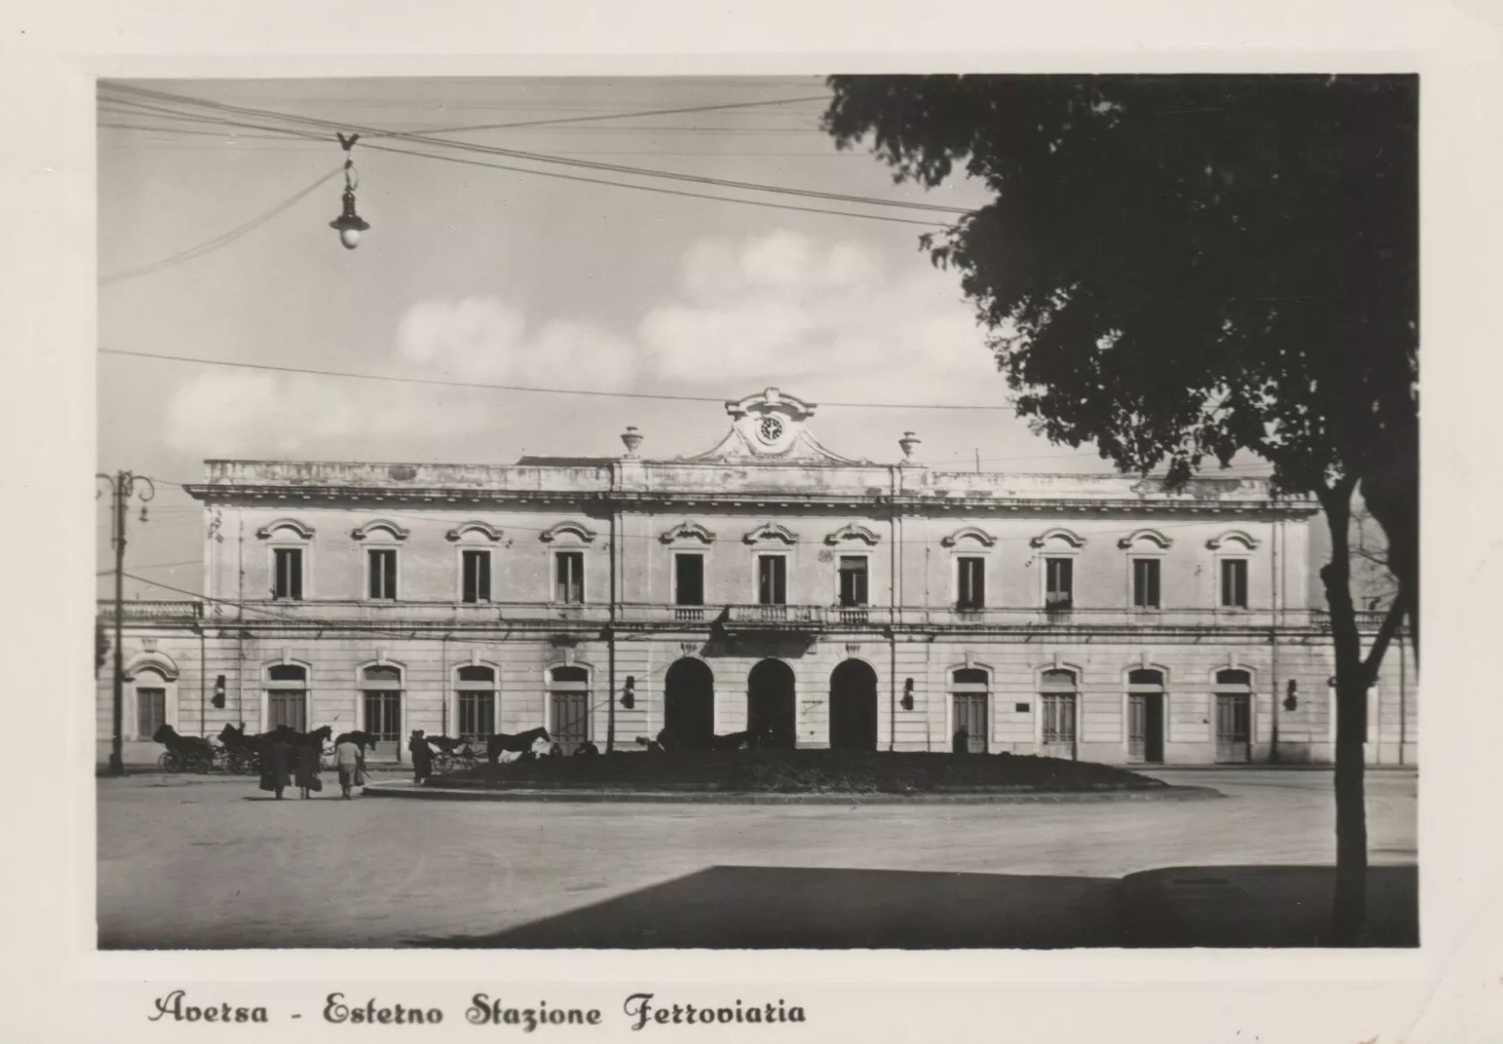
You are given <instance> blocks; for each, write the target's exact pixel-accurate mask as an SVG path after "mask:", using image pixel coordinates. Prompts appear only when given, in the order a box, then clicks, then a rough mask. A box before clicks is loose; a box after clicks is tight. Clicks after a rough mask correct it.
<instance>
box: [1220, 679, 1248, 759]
mask: <svg viewBox="0 0 1503 1044" xmlns="http://www.w3.org/2000/svg"><path fill="white" fill-rule="evenodd" d="M1213 698H1214V699H1215V701H1216V760H1217V761H1227V762H1245V761H1250V760H1252V675H1251V674H1250V673H1249V672H1247V671H1242V670H1235V669H1233V670H1225V671H1217V672H1216V691H1215V694H1214V697H1213Z"/></svg>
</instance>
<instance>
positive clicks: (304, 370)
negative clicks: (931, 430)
mask: <svg viewBox="0 0 1503 1044" xmlns="http://www.w3.org/2000/svg"><path fill="white" fill-rule="evenodd" d="M99 353H100V354H101V355H121V356H127V357H130V358H135V359H159V360H162V361H165V362H182V363H199V364H202V365H205V366H227V367H232V368H234V369H242V370H268V371H271V372H273V373H299V374H308V375H311V376H314V377H348V378H351V379H354V380H362V381H386V382H389V383H393V384H425V385H432V386H436V387H441V388H466V389H476V390H484V391H505V392H527V393H534V394H539V395H580V396H586V397H590V398H606V399H652V400H657V401H660V402H707V403H715V404H716V405H720V404H722V403H725V402H727V401H728V398H727V397H726V396H723V395H719V396H711V395H670V394H668V393H666V392H618V391H596V390H592V389H584V388H547V387H539V386H535V385H521V384H491V383H488V382H484V381H446V380H441V379H439V378H437V377H398V376H394V375H388V374H378V373H356V372H353V371H350V370H318V369H313V368H311V367H303V366H277V365H275V364H273V363H252V362H242V361H238V360H234V359H203V358H199V357H196V356H191V355H168V354H165V353H159V352H133V351H128V350H126V349H123V348H100V349H99ZM820 405H822V406H830V407H840V408H852V409H872V410H988V411H994V410H1010V409H1012V407H1011V406H1006V405H966V404H944V403H932V402H930V403H924V402H829V401H825V402H822V403H821V404H820Z"/></svg>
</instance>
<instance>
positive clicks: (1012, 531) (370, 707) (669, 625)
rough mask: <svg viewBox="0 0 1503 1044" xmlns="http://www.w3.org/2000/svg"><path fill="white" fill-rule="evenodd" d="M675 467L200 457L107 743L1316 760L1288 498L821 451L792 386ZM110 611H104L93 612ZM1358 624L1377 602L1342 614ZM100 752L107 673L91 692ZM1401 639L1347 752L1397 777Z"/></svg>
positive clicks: (904, 443) (904, 442)
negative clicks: (195, 526)
mask: <svg viewBox="0 0 1503 1044" xmlns="http://www.w3.org/2000/svg"><path fill="white" fill-rule="evenodd" d="M727 412H728V413H729V416H730V429H729V431H727V432H726V433H725V434H724V437H723V438H722V439H721V440H720V441H719V443H718V444H716V445H715V446H714V447H713V448H711V449H709V450H708V451H706V452H704V453H701V454H699V455H696V456H690V457H683V458H677V459H673V460H655V459H651V457H650V456H647V455H643V453H642V452H641V449H642V444H643V437H642V435H641V434H640V433H638V432H637V431H636V430H635V429H628V430H627V431H626V432H625V433H624V434H623V435H622V442H623V444H624V447H625V452H623V453H621V454H620V455H618V456H613V457H599V458H547V457H523V458H522V459H521V460H520V461H519V462H518V463H516V464H514V465H506V466H481V465H444V464H372V463H355V462H312V461H310V462H286V461H224V460H213V461H208V462H206V475H205V478H204V481H203V482H202V483H201V484H197V485H193V486H190V487H188V491H189V492H190V493H191V494H192V495H193V496H194V497H195V498H197V499H198V500H200V501H201V502H202V503H203V505H204V562H205V565H204V570H205V572H204V585H203V590H204V595H203V597H202V598H198V599H190V600H179V601H162V602H146V601H141V602H131V603H129V604H128V605H127V607H126V610H127V618H126V631H125V641H124V653H125V659H126V685H125V690H126V692H125V707H124V735H125V741H126V742H125V759H126V762H127V763H133V762H134V763H140V762H146V761H154V760H155V759H156V757H157V755H158V754H159V753H160V750H161V748H160V747H158V746H157V745H156V744H154V743H152V742H151V739H150V737H151V735H152V733H153V732H155V730H156V727H157V726H158V725H160V724H162V723H164V722H165V723H167V724H171V725H172V726H173V727H174V728H175V729H177V731H179V732H180V733H184V734H191V735H217V734H218V732H219V731H220V729H221V728H222V727H223V726H224V725H226V724H231V723H235V724H238V723H242V722H243V723H244V724H245V726H246V728H247V729H249V730H251V731H265V730H268V729H270V728H272V727H273V726H275V725H277V724H289V725H292V726H294V727H296V728H299V729H312V728H316V727H318V726H320V725H325V724H327V725H331V726H333V728H334V729H335V731H336V732H339V731H346V730H350V729H356V728H359V729H364V730H366V731H369V732H373V733H375V734H377V735H378V736H380V738H381V746H380V748H379V749H378V751H377V755H378V756H384V757H389V758H393V759H401V758H404V757H405V756H406V755H405V749H404V748H405V738H406V737H407V735H408V734H409V733H410V732H411V731H412V730H413V729H423V730H425V731H427V732H429V733H437V734H443V735H451V736H457V735H477V736H480V735H485V734H487V733H490V732H496V731H500V732H509V733H514V732H522V731H525V730H527V729H530V728H534V727H536V726H539V725H542V726H544V727H546V728H548V729H549V730H550V732H551V733H553V735H554V737H555V738H556V739H557V740H558V741H559V742H560V744H561V745H562V746H563V747H564V748H565V749H573V748H574V747H576V746H577V745H578V744H579V743H581V742H583V741H585V740H590V741H592V742H594V743H595V744H596V745H597V746H599V747H600V748H601V749H605V748H606V747H607V746H608V745H610V746H613V747H614V748H615V749H625V750H642V749H644V748H645V745H646V743H647V742H648V741H650V740H653V739H655V738H656V737H658V735H659V733H660V732H662V731H663V730H665V729H666V730H667V731H668V732H669V734H670V735H672V736H674V737H676V738H678V739H680V740H682V741H684V742H687V743H690V744H693V743H698V742H703V741H704V740H705V738H707V737H708V736H710V735H714V734H720V735H724V734H727V733H736V732H751V733H754V734H756V735H757V736H759V737H760V738H761V739H762V740H763V741H764V742H770V743H773V744H775V745H779V746H789V747H814V748H818V747H830V746H834V747H852V748H865V749H875V750H889V749H891V750H903V751H952V752H953V751H956V750H967V751H971V752H976V753H982V752H985V753H993V754H997V753H1003V752H1006V753H1012V754H1042V755H1050V756H1057V757H1067V758H1079V759H1082V760H1091V761H1099V762H1106V763H1111V764H1140V763H1141V764H1159V763H1162V764H1169V765H1174V764H1210V763H1217V762H1224V763H1239V762H1269V761H1277V762H1282V763H1311V762H1314V763H1324V762H1329V761H1331V760H1332V758H1333V752H1334V738H1335V737H1334V720H1335V718H1334V714H1333V710H1334V695H1333V690H1332V687H1331V685H1330V682H1331V675H1332V673H1333V670H1334V667H1333V663H1334V661H1333V656H1332V649H1331V640H1330V633H1329V626H1328V623H1327V621H1326V619H1325V614H1324V613H1322V612H1321V611H1319V610H1318V609H1316V608H1313V606H1314V605H1317V604H1319V602H1320V597H1319V592H1318V591H1313V592H1312V589H1311V581H1312V574H1313V570H1312V562H1311V558H1312V549H1311V533H1310V528H1311V525H1312V521H1313V524H1315V525H1323V524H1324V523H1323V521H1322V520H1321V519H1319V518H1318V517H1317V515H1316V506H1315V505H1314V503H1313V502H1312V501H1309V500H1304V499H1290V498H1287V497H1275V496H1274V495H1273V494H1272V493H1271V491H1270V489H1269V488H1268V485H1267V483H1266V481H1264V480H1262V479H1255V478H1201V479H1196V480H1194V481H1192V482H1191V483H1190V484H1189V485H1188V486H1186V487H1184V488H1182V489H1179V490H1174V491H1169V490H1166V489H1164V488H1163V487H1162V485H1161V484H1160V483H1158V482H1157V481H1154V480H1138V479H1134V478H1132V477H1121V476H1089V475H1037V474H986V473H975V472H958V471H940V470H935V469H932V468H930V467H927V466H925V465H924V464H922V463H921V461H920V457H919V455H918V454H917V453H916V452H915V451H916V450H917V448H918V444H919V442H918V439H916V438H914V437H912V436H911V435H905V436H904V437H903V438H902V439H900V440H899V447H900V450H901V454H902V455H901V457H900V458H899V459H898V460H897V461H896V462H893V463H885V464H879V463H872V462H869V461H864V460H854V459H849V458H846V457H842V456H839V455H837V454H835V453H833V452H831V451H830V450H828V449H826V448H825V447H824V446H822V445H821V444H820V443H819V442H818V441H817V440H816V439H815V438H814V436H813V434H812V432H811V431H810V427H809V421H810V418H811V417H812V416H813V414H814V412H815V407H814V406H813V405H812V404H809V403H806V402H803V401H801V400H799V399H797V398H794V397H793V396H790V395H786V394H782V393H779V392H778V391H777V390H776V389H768V390H767V391H765V392H763V393H760V394H757V395H753V396H750V397H748V398H746V399H743V400H740V401H737V402H731V403H727ZM108 612H109V606H108V605H106V604H103V603H102V604H101V606H100V613H101V617H102V618H107V616H108ZM1363 623H1364V628H1365V629H1366V630H1367V631H1368V632H1369V633H1370V632H1375V631H1376V629H1377V625H1378V623H1379V620H1378V619H1377V617H1376V615H1365V616H1364V621H1363ZM97 713H98V716H97V720H98V725H99V729H98V740H99V751H100V758H101V760H104V759H105V757H106V756H107V753H108V750H109V746H110V741H111V732H112V725H111V722H112V692H111V677H110V674H109V671H108V668H106V669H105V670H104V671H102V672H101V673H100V676H99V680H98V688H97ZM1416 720H1417V693H1416V672H1415V668H1414V664H1413V656H1412V653H1411V652H1410V651H1409V650H1407V648H1406V646H1405V644H1404V642H1402V641H1399V642H1396V643H1395V645H1394V646H1392V647H1391V648H1390V650H1389V653H1388V656H1387V658H1386V660H1385V665H1384V670H1383V673H1382V676H1381V677H1380V679H1379V680H1378V683H1377V685H1375V686H1374V688H1373V689H1372V690H1371V691H1370V693H1369V713H1368V744H1367V749H1368V755H1367V756H1368V760H1369V761H1370V762H1373V763H1381V764H1398V763H1405V764H1411V765H1412V764H1414V763H1415V759H1416V751H1417V735H1416Z"/></svg>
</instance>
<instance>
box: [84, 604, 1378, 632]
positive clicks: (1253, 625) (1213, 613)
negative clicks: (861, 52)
mask: <svg viewBox="0 0 1503 1044" xmlns="http://www.w3.org/2000/svg"><path fill="white" fill-rule="evenodd" d="M123 611H124V616H125V619H126V620H128V621H131V622H134V623H148V622H153V621H158V622H162V623H170V622H199V621H203V622H205V623H207V624H209V625H210V626H213V625H214V624H216V623H218V624H229V623H240V622H244V623H268V624H275V623H276V622H277V621H286V622H288V623H294V624H314V623H318V624H341V623H348V624H366V625H372V626H376V627H402V626H409V625H418V626H422V625H428V626H442V625H451V626H484V625H486V624H495V625H499V626H507V625H512V624H525V625H531V626H547V625H549V624H559V625H565V626H567V625H574V626H592V627H593V626H601V627H604V626H605V625H607V624H610V623H611V622H612V616H611V610H610V606H609V605H607V604H604V603H597V602H590V603H584V604H565V603H559V602H485V603H479V604H456V603H454V602H402V601H397V602H388V601H379V602H377V601H363V600H353V599H352V600H317V601H261V602H248V603H245V604H244V605H243V606H241V605H236V604H234V603H231V602H228V601H213V602H203V601H193V600H186V599H179V600H175V601H128V602H125V603H124V604H123ZM113 612H114V603H113V602H112V601H110V600H108V599H101V600H100V601H99V602H98V613H99V616H100V617H101V618H103V619H105V620H108V619H109V617H110V616H111V614H112V613H113ZM1384 616H1385V614H1384V613H1382V612H1372V611H1361V612H1359V613H1358V614H1357V625H1358V627H1359V628H1360V629H1361V630H1362V631H1363V632H1364V633H1371V632H1373V631H1375V630H1377V628H1378V627H1379V626H1380V625H1381V624H1382V622H1383V619H1384ZM614 621H615V625H616V626H617V627H626V628H652V627H664V628H673V627H679V628H692V629H700V628H707V627H710V626H712V625H719V626H721V627H727V628H730V629H733V630H734V629H751V630H757V629H767V630H798V631H815V630H842V629H847V628H855V629H860V628H886V627H893V626H896V627H904V628H914V629H918V630H924V629H937V630H949V629H961V630H965V629H1019V630H1029V629H1049V628H1064V627H1067V628H1072V629H1079V628H1086V629H1090V628H1110V629H1112V630H1122V629H1128V630H1163V629H1175V630H1226V629H1234V630H1239V631H1247V630H1270V629H1273V628H1295V629H1304V630H1311V631H1318V632H1325V631H1329V630H1330V615H1329V614H1328V613H1326V612H1324V611H1322V610H1317V609H1284V610H1279V611H1277V612H1275V611H1271V610H1266V609H1216V608H1209V609H1132V608H1117V609H1097V608H1080V607H1079V606H1076V605H1070V606H1069V607H1068V608H1066V607H1063V606H1058V605H1046V606H1039V607H1035V608H978V607H972V606H943V607H924V606H900V607H898V608H896V609H894V608H891V607H889V606H822V605H740V604H736V605H711V606H701V605H692V606H691V605H655V604H645V603H625V604H621V605H618V606H617V607H616V613H615V618H614Z"/></svg>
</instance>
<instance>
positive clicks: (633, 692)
mask: <svg viewBox="0 0 1503 1044" xmlns="http://www.w3.org/2000/svg"><path fill="white" fill-rule="evenodd" d="M636 705H637V679H636V677H635V676H634V675H630V674H628V675H627V676H626V687H625V690H624V691H623V692H622V693H621V706H623V707H625V708H626V709H627V710H631V709H632V708H633V707H635V706H636Z"/></svg>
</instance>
